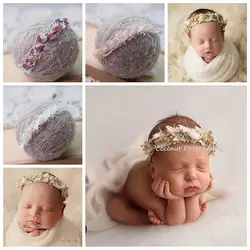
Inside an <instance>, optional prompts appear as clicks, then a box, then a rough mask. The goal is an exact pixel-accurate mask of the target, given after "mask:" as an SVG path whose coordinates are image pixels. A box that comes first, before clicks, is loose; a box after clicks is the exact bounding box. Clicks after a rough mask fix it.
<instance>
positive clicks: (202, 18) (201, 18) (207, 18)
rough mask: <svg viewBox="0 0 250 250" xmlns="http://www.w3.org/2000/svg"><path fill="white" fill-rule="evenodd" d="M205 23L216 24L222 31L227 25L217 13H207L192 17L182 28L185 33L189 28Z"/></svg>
mask: <svg viewBox="0 0 250 250" xmlns="http://www.w3.org/2000/svg"><path fill="white" fill-rule="evenodd" d="M207 22H217V23H218V24H219V25H220V26H221V29H222V31H225V27H226V25H227V20H224V19H223V16H222V15H221V14H219V13H217V12H216V13H213V12H208V13H206V14H203V13H200V14H197V15H194V16H192V17H191V18H189V19H188V20H187V21H185V23H184V28H185V31H186V32H187V33H189V32H190V30H191V28H192V27H194V26H195V25H197V24H201V23H207Z"/></svg>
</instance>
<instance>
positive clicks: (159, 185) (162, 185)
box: [151, 177, 180, 200]
mask: <svg viewBox="0 0 250 250" xmlns="http://www.w3.org/2000/svg"><path fill="white" fill-rule="evenodd" d="M151 187H152V190H153V191H154V192H155V194H156V195H157V196H159V197H161V198H164V199H169V200H175V199H179V198H180V197H179V196H176V195H174V194H172V193H171V192H170V187H169V182H168V181H165V180H163V179H162V178H161V177H157V178H155V180H154V182H153V183H152V186H151Z"/></svg>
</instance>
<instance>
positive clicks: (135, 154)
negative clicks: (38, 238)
mask: <svg viewBox="0 0 250 250" xmlns="http://www.w3.org/2000/svg"><path fill="white" fill-rule="evenodd" d="M145 140H146V137H143V136H141V137H139V138H138V139H137V140H136V141H135V142H134V143H133V144H132V145H131V146H130V147H128V148H127V149H126V150H124V151H123V152H121V153H120V154H117V155H115V156H114V157H113V158H110V159H108V160H106V161H105V163H104V164H103V165H102V166H101V168H96V169H95V168H93V167H91V166H90V167H89V168H88V169H87V173H86V174H87V182H88V183H87V184H86V225H87V228H88V231H101V230H106V229H108V228H111V227H113V226H115V225H117V223H116V222H114V221H113V220H111V219H110V218H109V216H108V215H107V213H106V204H107V200H108V197H109V196H110V194H111V193H112V192H113V193H119V192H120V191H121V189H122V187H123V185H124V183H125V181H126V178H127V175H128V173H129V171H130V169H131V168H132V167H133V166H134V164H135V163H136V162H139V161H142V160H145V159H146V156H145V153H144V152H143V151H142V149H141V147H140V145H142V144H143V142H144V141H145ZM100 177H101V178H100ZM224 195H225V190H222V189H214V190H210V191H208V192H206V193H205V201H208V200H213V199H216V198H219V197H221V196H224Z"/></svg>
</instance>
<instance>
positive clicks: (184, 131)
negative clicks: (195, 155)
mask: <svg viewBox="0 0 250 250" xmlns="http://www.w3.org/2000/svg"><path fill="white" fill-rule="evenodd" d="M183 142H187V143H200V144H201V146H203V147H207V148H208V151H209V153H210V154H214V151H215V149H216V144H217V143H216V141H215V138H214V136H213V135H212V132H211V131H204V130H203V129H201V128H198V127H195V128H189V127H185V126H182V125H178V126H176V127H171V126H166V127H165V130H161V129H160V131H159V132H158V133H155V134H154V135H153V136H152V138H150V139H149V140H148V141H145V142H144V144H143V145H141V147H142V149H143V151H144V152H145V154H146V155H148V157H149V158H151V156H152V154H153V152H154V151H155V150H157V149H158V148H166V147H169V146H171V145H174V144H177V143H183Z"/></svg>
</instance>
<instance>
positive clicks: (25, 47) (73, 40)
mask: <svg viewBox="0 0 250 250" xmlns="http://www.w3.org/2000/svg"><path fill="white" fill-rule="evenodd" d="M53 21H54V20H43V21H40V22H38V23H36V24H33V25H31V26H30V27H28V28H27V29H25V30H21V31H20V32H19V33H18V34H17V35H16V36H15V37H14V38H13V41H12V46H11V52H12V55H13V57H14V60H15V64H16V66H17V67H18V65H19V64H20V63H21V60H22V59H23V58H24V57H25V55H27V54H28V53H29V51H30V50H31V48H32V47H34V45H35V43H36V39H37V36H38V35H39V34H41V33H43V32H44V31H45V30H46V29H47V28H48V27H50V25H51V24H52V23H53ZM78 54H79V45H78V40H77V35H76V34H75V32H74V31H73V30H72V29H71V28H70V26H69V25H67V26H66V28H65V29H64V30H61V31H60V33H59V34H58V35H57V37H56V39H54V40H52V41H49V42H48V44H47V45H46V46H45V48H44V53H43V55H42V57H41V59H39V60H38V61H37V63H36V66H35V68H34V69H33V70H32V71H31V72H29V73H27V72H25V74H26V75H27V77H28V78H30V79H31V80H32V81H36V82H38V81H42V82H52V81H56V80H57V79H59V78H61V77H62V76H64V75H66V74H67V73H68V72H69V71H70V70H71V69H72V67H73V65H74V64H75V62H76V60H77V57H78Z"/></svg>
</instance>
